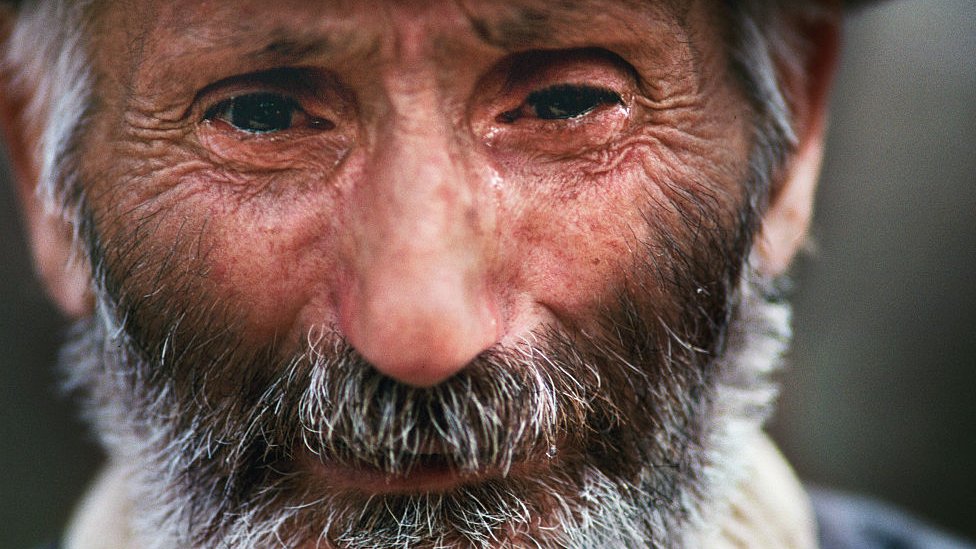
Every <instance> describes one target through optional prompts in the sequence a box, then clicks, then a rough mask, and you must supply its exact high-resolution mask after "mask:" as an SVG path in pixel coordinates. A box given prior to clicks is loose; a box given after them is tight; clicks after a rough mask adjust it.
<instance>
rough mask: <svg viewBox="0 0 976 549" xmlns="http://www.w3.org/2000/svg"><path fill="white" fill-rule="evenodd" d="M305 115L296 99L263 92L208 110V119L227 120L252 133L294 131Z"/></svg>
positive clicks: (234, 99)
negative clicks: (297, 122) (299, 119)
mask: <svg viewBox="0 0 976 549" xmlns="http://www.w3.org/2000/svg"><path fill="white" fill-rule="evenodd" d="M302 112H303V111H302V108H301V107H300V106H299V105H298V102H297V101H295V100H294V99H292V98H290V97H286V96H283V95H279V94H276V93H267V92H263V93H251V94H247V95H241V96H238V97H234V98H231V99H228V100H226V101H221V102H220V103H218V104H217V105H215V106H214V107H212V108H211V109H210V110H208V111H207V113H206V115H205V116H204V118H205V119H207V120H223V121H224V122H227V123H228V124H230V125H231V126H233V127H235V128H237V129H238V130H241V131H244V132H248V133H271V132H280V131H284V130H287V129H289V128H291V127H292V126H293V125H295V123H296V118H297V116H298V115H300V114H302Z"/></svg>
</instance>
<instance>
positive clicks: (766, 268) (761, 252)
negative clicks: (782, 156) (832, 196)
mask: <svg viewBox="0 0 976 549" xmlns="http://www.w3.org/2000/svg"><path fill="white" fill-rule="evenodd" d="M841 21H842V14H841V12H840V10H839V9H830V8H824V11H822V12H818V13H817V14H816V15H815V16H814V18H811V19H803V20H795V21H787V22H784V25H785V27H787V28H786V30H785V34H786V35H787V36H788V38H787V39H786V42H787V43H788V47H787V49H788V50H790V54H789V55H787V56H786V57H781V58H778V59H777V60H776V63H777V71H778V73H779V79H780V82H781V85H782V86H783V88H784V92H785V95H786V99H787V103H788V104H789V107H790V111H791V115H792V118H793V128H794V132H795V134H796V137H797V142H796V149H795V150H794V152H793V153H792V154H791V155H790V156H789V158H787V160H786V163H785V165H784V166H783V168H782V169H781V170H780V171H779V173H778V174H777V175H776V176H775V177H774V181H773V185H772V189H771V191H770V199H769V206H768V209H767V210H766V212H765V214H764V215H763V220H762V228H761V230H760V232H759V236H758V238H757V239H756V242H755V247H754V249H753V257H752V264H753V265H754V266H755V267H756V268H757V270H758V271H759V272H760V274H763V275H766V276H771V277H772V276H776V275H780V274H782V273H783V272H784V271H785V270H786V269H787V267H789V265H790V262H791V261H792V260H793V257H794V256H795V255H796V253H797V251H798V250H799V249H800V248H801V247H802V246H803V244H804V243H805V241H806V238H807V232H808V229H809V227H810V217H811V215H812V213H813V199H814V193H815V190H816V185H817V179H818V178H819V175H820V166H821V161H822V159H823V149H824V134H825V131H826V118H827V102H828V99H829V95H830V87H831V84H832V82H833V77H834V72H835V69H836V66H837V58H838V55H839V51H840V33H841Z"/></svg>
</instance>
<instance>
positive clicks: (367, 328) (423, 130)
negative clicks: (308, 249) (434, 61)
mask: <svg viewBox="0 0 976 549" xmlns="http://www.w3.org/2000/svg"><path fill="white" fill-rule="evenodd" d="M408 84H409V83H408ZM391 97H394V99H392V100H391V108H390V109H389V111H388V113H389V114H388V115H387V116H386V119H385V120H383V121H381V122H380V123H379V129H378V131H377V132H376V134H375V135H376V138H375V141H374V145H373V147H372V150H371V153H370V158H369V160H368V165H367V168H366V171H365V175H364V177H363V178H362V181H361V182H360V184H359V185H358V186H357V191H356V203H357V206H358V208H357V215H358V219H357V220H356V222H355V227H354V230H355V231H356V239H355V240H356V242H357V247H356V249H355V250H353V251H352V252H351V253H352V254H353V255H354V257H352V258H350V259H351V260H350V264H351V265H353V271H354V272H353V276H352V279H353V280H352V283H351V287H350V288H349V291H348V292H347V294H346V297H345V298H344V299H343V303H342V304H341V306H340V308H341V311H340V318H341V319H342V320H341V323H342V328H343V331H344V332H345V334H346V337H347V338H348V339H349V341H350V343H351V344H352V345H353V346H354V347H356V348H357V350H358V351H359V352H360V353H361V354H362V355H364V356H365V358H366V359H367V360H369V361H370V362H371V363H372V364H373V366H374V367H376V368H377V369H378V370H380V371H381V372H383V373H384V374H387V375H389V376H391V377H394V378H397V379H399V380H400V381H403V382H406V383H409V384H412V385H418V386H430V385H434V384H436V383H438V382H440V381H442V380H444V379H446V378H448V377H450V376H452V375H453V374H454V373H456V372H457V371H458V370H460V369H461V368H463V367H464V366H465V365H466V364H467V363H468V362H470V360H471V359H473V358H474V357H475V356H477V355H478V354H479V353H480V352H481V351H482V350H484V348H485V347H487V346H488V345H491V344H492V343H493V342H494V341H495V339H496V335H495V325H496V323H495V320H494V314H493V307H492V305H491V303H490V299H489V298H488V296H487V289H486V281H485V280H484V274H485V257H484V254H485V251H486V247H485V241H484V235H485V234H486V231H485V227H483V226H481V223H482V221H481V220H482V219H483V217H482V216H481V215H479V212H478V204H477V202H478V200H477V198H478V191H479V184H478V181H477V180H475V179H473V178H471V177H470V173H469V171H468V170H467V169H466V167H465V162H464V159H463V158H462V157H461V155H460V154H459V150H460V147H459V143H457V141H456V140H457V137H456V135H457V134H456V132H455V131H454V130H453V129H452V127H451V125H450V123H449V122H448V119H447V117H446V116H445V114H444V109H443V108H442V107H441V105H440V100H439V98H438V97H437V93H436V91H434V90H431V89H430V88H425V87H423V86H418V87H417V90H408V89H403V88H402V87H401V88H400V89H398V90H394V92H392V93H391Z"/></svg>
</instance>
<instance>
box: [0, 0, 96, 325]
mask: <svg viewBox="0 0 976 549" xmlns="http://www.w3.org/2000/svg"><path fill="white" fill-rule="evenodd" d="M15 20H16V13H15V12H14V9H13V8H11V7H9V6H3V7H2V8H0V41H2V54H3V55H5V56H6V59H4V62H2V63H0V125H2V135H3V137H4V141H5V144H6V152H7V158H8V160H9V163H10V171H11V176H12V178H13V180H14V184H15V186H16V190H17V196H18V198H19V200H20V204H21V213H22V216H23V220H24V225H25V229H26V232H27V236H28V239H29V242H30V247H31V251H32V253H33V259H34V267H35V269H36V270H37V272H38V274H39V275H40V277H41V280H42V282H43V284H44V286H45V288H46V289H47V292H48V295H49V296H50V297H51V298H52V299H53V300H54V302H55V303H56V304H57V305H58V306H59V307H60V309H61V311H62V312H63V313H64V314H65V315H67V316H68V317H70V318H81V317H83V316H87V315H89V314H91V312H92V311H93V309H94V300H93V298H92V292H91V285H90V275H89V270H88V268H87V265H86V264H85V261H84V260H83V256H82V255H81V254H76V253H74V231H73V228H72V226H71V224H70V223H69V222H68V221H66V220H65V219H64V216H63V215H62V214H61V211H60V208H59V207H57V206H56V205H54V204H49V203H46V202H47V201H46V200H45V199H43V198H42V196H44V195H43V194H42V193H40V192H39V186H40V185H41V157H40V151H41V138H42V132H43V126H44V124H43V123H42V120H43V119H44V116H43V115H44V114H45V113H46V112H47V109H48V105H37V104H31V100H32V98H35V97H46V96H47V94H45V93H43V90H40V89H39V87H40V85H41V84H40V78H38V75H37V74H32V71H29V70H25V67H20V66H14V65H13V64H12V63H11V62H9V60H10V59H11V58H12V57H13V56H10V55H6V54H7V53H8V52H9V48H11V47H13V46H12V43H11V34H12V32H11V31H12V30H13V25H14V22H15ZM33 68H35V69H36V67H33Z"/></svg>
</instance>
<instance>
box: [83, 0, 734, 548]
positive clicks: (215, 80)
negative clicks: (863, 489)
mask: <svg viewBox="0 0 976 549" xmlns="http://www.w3.org/2000/svg"><path fill="white" fill-rule="evenodd" d="M678 4H681V3H665V2H660V3H658V2H609V1H596V0H591V1H585V2H573V3H562V4H559V3H553V2H542V1H540V2H514V1H504V0H497V1H491V2H482V1H478V2H474V1H472V2H465V1H455V2H447V1H445V2H440V1H434V2H383V1H376V2H368V3H367V2H349V3H338V2H307V1H304V0H301V1H299V0H294V1H292V0H280V1H278V2H276V3H275V5H274V7H273V8H269V7H267V5H266V4H265V3H264V2H257V1H250V0H242V1H237V2H225V3H219V2H208V3H202V2H192V1H169V2H150V1H142V2H109V3H105V5H104V6H103V7H100V8H99V9H98V10H96V12H95V29H96V30H97V32H95V33H94V34H93V36H94V41H93V44H92V51H93V52H94V53H93V59H92V62H93V74H94V77H95V80H94V82H95V89H94V96H95V99H96V101H95V103H94V106H93V110H92V112H91V116H90V119H89V121H88V122H87V125H86V127H85V129H84V130H83V131H84V134H83V139H82V140H81V141H80V143H81V147H80V150H79V151H78V155H79V157H80V158H82V159H83V160H82V161H81V163H80V173H79V175H80V180H81V181H82V184H83V187H84V195H85V203H84V211H85V216H86V219H87V220H88V222H89V226H88V236H89V239H90V242H91V244H90V247H91V249H90V252H91V255H92V257H93V261H94V263H95V267H96V277H97V279H98V281H99V284H100V285H101V287H102V289H103V293H102V294H101V295H100V298H99V303H100V305H99V306H100V310H101V315H102V317H103V320H105V321H106V322H105V323H104V324H99V325H93V326H92V327H91V329H90V332H89V333H88V334H87V335H86V336H83V338H85V337H87V338H88V339H87V340H86V341H87V343H85V344H76V347H78V348H81V349H83V350H84V349H87V351H86V352H87V353H88V355H89V356H92V354H93V353H95V355H97V356H98V358H97V362H99V363H100V365H98V366H96V367H95V368H94V372H89V374H90V376H91V379H90V380H88V381H86V383H87V384H89V385H91V386H92V387H93V388H92V389H91V390H92V391H93V392H94V393H96V395H102V396H101V397H100V398H102V399H103V400H105V401H111V402H112V403H113V404H117V407H116V409H117V410H121V412H120V413H119V414H118V417H115V418H113V421H115V422H120V423H122V426H121V427H119V426H114V427H113V428H118V429H119V430H120V431H121V434H119V435H118V436H117V437H116V439H117V440H119V441H121V442H117V443H116V444H115V450H116V451H118V452H120V453H122V454H129V455H131V456H134V462H138V463H140V464H141V467H142V469H141V470H140V472H139V473H138V474H141V475H142V476H143V477H144V478H143V480H144V482H145V484H146V485H153V486H157V487H161V488H159V492H158V493H157V494H154V496H155V497H157V498H158V499H159V501H161V502H163V501H165V502H169V503H170V504H172V502H173V501H177V502H181V503H182V506H179V505H178V506H176V509H177V511H176V512H173V513H172V515H173V516H169V518H168V519H166V520H169V521H170V523H171V524H172V525H173V526H172V528H173V529H174V531H177V532H181V533H182V534H180V535H186V536H188V537H189V538H192V539H193V540H195V541H196V542H198V543H201V544H203V545H208V544H209V543H213V542H214V541H215V540H218V539H221V540H224V541H225V542H228V543H230V545H231V546H238V545H235V543H236V544H242V543H244V542H245V541H246V542H248V543H255V544H257V545H258V546H260V544H261V543H267V542H268V540H273V539H275V538H274V537H273V536H279V538H280V539H285V540H288V543H289V544H290V545H297V544H299V543H303V544H306V545H308V546H314V545H315V543H316V542H322V543H326V544H331V545H335V546H360V547H379V546H390V547H395V546H405V545H414V546H421V547H428V546H431V547H433V546H439V545H438V544H442V545H443V544H446V545H455V544H462V545H465V544H483V545H498V544H504V543H509V544H514V545H524V544H528V543H530V542H538V543H540V544H541V545H543V546H548V545H551V544H556V543H570V544H583V541H582V540H584V539H591V540H596V539H605V540H606V539H612V535H613V532H614V530H615V529H616V530H621V531H617V532H616V535H619V536H620V537H621V539H624V538H625V537H626V536H633V539H639V538H640V537H641V536H643V537H644V538H646V539H653V540H657V541H658V542H660V543H665V541H663V540H665V539H666V538H665V537H664V535H665V534H664V533H663V532H653V531H649V530H654V529H655V528H665V527H669V526H673V525H676V524H680V523H681V522H682V521H683V520H684V519H685V515H686V514H687V509H683V506H686V504H687V502H686V501H685V500H682V498H683V497H685V495H686V492H687V491H689V490H691V489H692V488H691V487H692V486H696V484H695V483H698V482H701V478H700V468H701V467H702V466H703V463H702V462H703V460H706V459H707V458H706V452H704V451H703V449H702V446H707V442H708V436H709V430H710V429H713V428H714V426H712V425H711V424H710V423H709V422H708V417H709V413H710V410H711V405H712V404H713V401H714V395H713V394H712V392H713V391H714V383H715V382H714V379H713V378H714V377H715V370H716V368H717V366H715V361H716V356H717V355H718V354H720V352H721V351H722V350H723V349H724V346H723V340H724V336H725V335H726V334H727V330H726V326H727V323H728V321H729V317H730V315H732V314H733V307H734V301H735V296H736V294H735V291H734V290H735V288H736V287H737V286H738V280H739V276H740V274H742V266H743V261H744V256H745V254H746V253H747V251H748V246H749V244H748V242H749V236H750V233H751V230H752V226H751V222H750V220H751V219H752V217H751V216H752V212H751V210H750V206H749V203H750V202H749V200H748V197H747V187H748V185H747V183H748V179H749V160H750V150H751V144H750V137H749V131H750V127H751V126H750V120H751V117H752V113H751V112H750V110H749V109H748V108H747V103H746V101H745V100H744V99H743V97H742V94H741V93H740V92H739V91H738V88H737V86H736V83H735V81H734V80H733V78H732V76H731V71H730V69H729V67H728V56H727V52H726V51H725V50H724V47H723V42H722V40H721V39H720V37H721V36H723V29H722V27H721V24H720V22H721V18H722V13H721V11H720V10H718V9H716V8H715V7H714V6H706V5H705V4H704V3H694V4H691V5H689V6H685V5H683V4H682V5H680V6H679V5H678ZM113 323H117V324H118V325H119V326H120V327H121V328H123V329H124V330H123V331H120V332H113V331H112V326H111V325H112V324H113ZM118 338H121V341H122V343H121V344H120V347H119V348H115V347H114V346H112V345H105V343H106V342H109V341H114V340H115V339H118ZM86 345H87V347H86ZM76 350H77V349H76ZM96 400H97V398H96ZM153 483H156V484H153ZM181 498H183V499H181ZM160 505H162V503H161V504H160ZM159 513H160V516H163V515H165V514H166V512H163V511H160V512H159ZM645 516H646V517H653V518H641V517H645ZM627 529H630V531H622V530H627ZM594 532H595V533H594ZM608 532H609V533H608ZM235 536H236V537H235ZM261 536H267V537H265V538H262V537H261ZM585 536H591V537H589V538H586V537H585ZM601 536H603V537H601ZM628 539H629V538H628ZM228 540H230V541H228ZM262 540H264V541H263V542H262Z"/></svg>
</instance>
